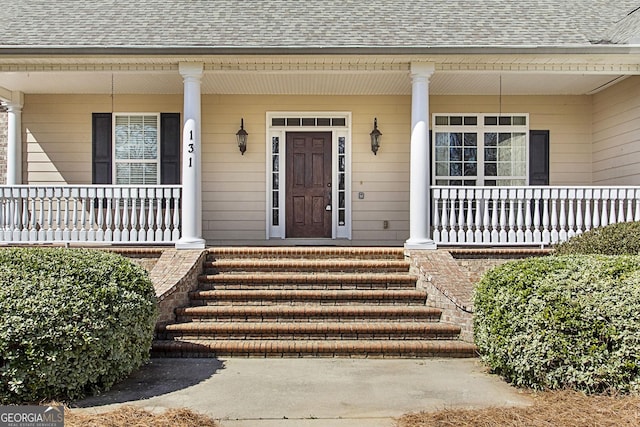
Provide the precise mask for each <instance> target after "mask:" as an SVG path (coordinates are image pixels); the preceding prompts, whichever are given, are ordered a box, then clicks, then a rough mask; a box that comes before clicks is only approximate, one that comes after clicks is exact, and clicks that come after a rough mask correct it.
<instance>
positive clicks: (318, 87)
mask: <svg viewBox="0 0 640 427" xmlns="http://www.w3.org/2000/svg"><path fill="white" fill-rule="evenodd" d="M621 77H622V75H620V74H553V73H499V72H493V71H491V72H481V71H474V72H457V71H454V72H447V71H442V72H439V71H436V73H435V74H434V75H433V77H432V78H431V82H430V93H431V94H432V95H496V94H498V93H499V92H500V91H501V93H502V94H503V95H584V94H591V93H595V92H597V91H598V90H601V89H602V88H604V87H606V86H607V85H609V84H612V83H614V82H615V81H617V80H619V79H620V78H621ZM0 87H3V88H6V89H8V90H11V91H21V92H23V93H26V94H109V93H112V92H113V93H115V94H181V93H182V90H183V83H182V78H181V76H180V75H179V74H178V72H177V71H161V72H158V71H151V72H138V71H136V72H125V71H114V72H104V71H41V72H38V71H35V72H6V73H1V72H0ZM202 93H203V94H223V95H224V94H246V95H249V94H260V95H409V94H411V79H410V76H409V72H408V70H407V71H347V72H335V71H329V72H323V71H318V72H314V71H303V72H292V71H285V72H273V71H272V72H264V71H260V72H258V71H207V72H205V75H204V77H203V79H202Z"/></svg>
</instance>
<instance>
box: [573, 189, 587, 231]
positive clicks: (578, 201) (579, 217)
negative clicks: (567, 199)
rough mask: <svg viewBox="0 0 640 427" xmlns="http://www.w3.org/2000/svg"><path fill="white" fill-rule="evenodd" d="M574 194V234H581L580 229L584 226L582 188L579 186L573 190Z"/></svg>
mask: <svg viewBox="0 0 640 427" xmlns="http://www.w3.org/2000/svg"><path fill="white" fill-rule="evenodd" d="M575 195H576V211H577V212H576V234H582V230H583V227H584V221H583V215H582V205H583V204H584V203H588V202H585V197H584V190H583V189H581V188H579V189H577V190H576V192H575Z"/></svg>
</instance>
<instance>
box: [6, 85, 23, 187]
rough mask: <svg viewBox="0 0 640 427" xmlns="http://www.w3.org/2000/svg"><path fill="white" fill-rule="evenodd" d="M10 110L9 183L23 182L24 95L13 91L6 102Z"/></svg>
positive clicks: (18, 183)
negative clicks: (9, 99)
mask: <svg viewBox="0 0 640 427" xmlns="http://www.w3.org/2000/svg"><path fill="white" fill-rule="evenodd" d="M5 105H6V106H7V112H8V117H7V120H8V126H7V128H8V129H7V131H8V135H7V185H20V184H22V107H23V105H24V95H23V94H22V92H13V93H12V97H11V101H7V102H5Z"/></svg>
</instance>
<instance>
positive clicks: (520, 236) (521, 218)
mask: <svg viewBox="0 0 640 427" xmlns="http://www.w3.org/2000/svg"><path fill="white" fill-rule="evenodd" d="M515 193H516V197H517V198H518V213H517V215H516V226H517V227H518V230H517V231H516V241H517V242H522V243H524V242H525V238H524V229H523V228H524V225H525V213H524V211H523V208H524V197H525V195H524V188H519V189H517V190H516V191H515ZM529 218H531V217H529Z"/></svg>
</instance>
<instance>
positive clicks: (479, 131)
mask: <svg viewBox="0 0 640 427" xmlns="http://www.w3.org/2000/svg"><path fill="white" fill-rule="evenodd" d="M443 116H447V117H452V116H453V117H463V118H464V117H476V118H477V124H476V125H450V124H449V125H438V124H437V119H436V117H443ZM485 117H498V119H500V117H512V118H513V117H525V121H526V124H525V125H513V124H511V125H500V124H497V125H485ZM431 123H432V126H431V128H432V135H433V141H432V144H431V145H432V147H431V180H432V181H431V182H432V184H433V185H438V183H437V180H438V179H448V180H452V177H450V176H449V177H447V178H443V177H438V176H437V175H436V138H437V137H436V134H437V133H439V132H442V133H475V134H476V135H477V142H476V144H477V145H476V148H477V158H476V162H477V175H476V178H475V180H476V186H485V185H486V184H485V182H486V181H488V180H489V181H492V180H500V178H501V177H500V176H496V177H493V176H485V173H484V166H485V150H484V149H485V137H484V135H485V134H487V133H498V134H499V133H509V132H511V133H523V134H524V135H525V174H524V176H523V177H522V178H524V182H525V184H524V185H529V131H530V120H529V114H528V113H508V114H505V113H502V114H499V113H434V114H432V122H431ZM505 178H506V177H505ZM453 179H455V180H457V179H456V178H453ZM460 180H461V181H465V177H464V176H461V177H460ZM463 186H464V183H463Z"/></svg>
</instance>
